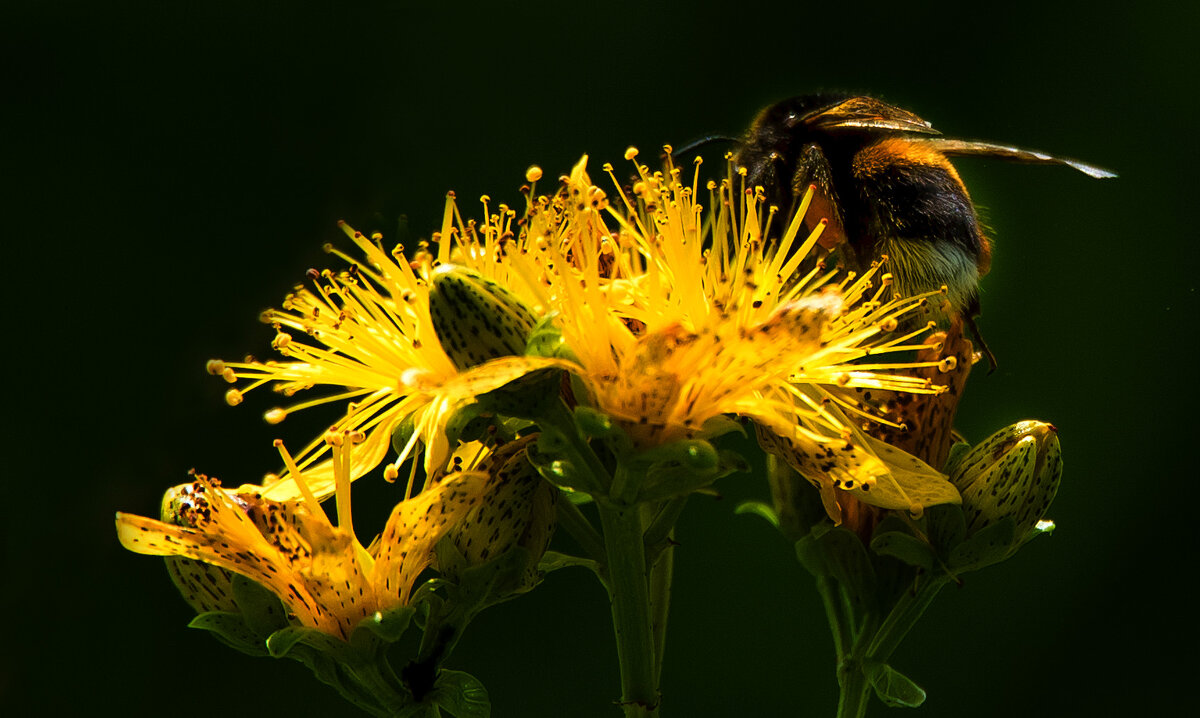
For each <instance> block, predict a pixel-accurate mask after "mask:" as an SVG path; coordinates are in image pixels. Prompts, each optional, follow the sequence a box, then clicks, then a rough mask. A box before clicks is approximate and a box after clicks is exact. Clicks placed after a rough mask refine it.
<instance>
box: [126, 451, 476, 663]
mask: <svg viewBox="0 0 1200 718" xmlns="http://www.w3.org/2000/svg"><path fill="white" fill-rule="evenodd" d="M363 439H364V437H363V436H362V435H361V434H344V435H342V436H340V437H330V439H329V440H330V443H331V449H332V454H333V458H332V466H333V473H334V476H335V482H336V487H337V488H336V492H335V495H336V506H337V518H338V521H337V525H334V524H333V523H331V522H330V520H329V519H328V517H327V516H326V514H325V511H324V510H323V509H322V508H321V506H320V505H319V504H318V503H317V500H316V497H315V496H314V495H313V494H312V491H311V490H310V489H309V487H308V485H307V483H306V482H305V481H304V474H303V473H302V472H300V471H299V470H298V469H296V467H295V463H294V461H293V460H292V458H291V456H290V455H289V454H288V452H287V451H286V450H285V449H284V448H283V447H282V445H281V444H280V442H276V444H277V446H279V448H280V453H281V455H282V456H283V458H284V461H285V462H286V463H287V464H288V465H289V466H290V467H292V470H293V476H295V477H297V478H298V480H297V481H296V484H297V486H298V487H299V488H300V491H301V494H302V497H301V498H300V499H299V500H296V501H288V502H280V501H274V500H271V499H268V498H266V497H264V495H263V491H262V489H261V487H256V486H253V485H247V486H243V487H241V488H238V489H226V488H223V487H222V486H221V485H220V483H219V482H218V481H216V480H214V479H209V478H207V477H205V476H197V477H196V480H195V481H193V482H192V483H190V484H184V485H183V486H179V487H176V488H174V489H172V490H171V491H169V492H168V493H167V496H166V497H165V499H164V502H163V513H164V516H163V518H164V521H156V520H154V519H149V518H145V517H142V516H136V515H132V514H124V513H118V514H117V535H118V537H119V538H120V541H121V544H122V545H123V546H125V548H127V549H129V550H130V551H134V552H136V553H142V554H148V555H152V556H166V557H179V558H183V559H190V560H192V561H198V562H202V563H203V564H204V566H189V565H188V564H186V563H183V562H180V561H176V562H175V564H174V568H173V570H172V576H173V577H174V578H175V579H176V581H177V583H178V584H179V587H180V589H181V591H183V593H184V596H185V598H187V599H188V600H189V603H192V605H193V606H195V607H196V608H197V610H229V606H230V605H231V600H230V598H229V596H228V594H227V593H226V592H227V591H229V590H230V583H229V581H228V578H229V577H228V575H227V574H224V573H223V572H224V571H229V572H234V573H239V574H242V575H244V576H246V577H247V578H250V579H252V580H253V581H255V582H257V583H259V584H261V585H262V586H264V587H266V588H267V589H269V590H270V591H271V592H272V593H274V594H275V595H276V596H277V597H278V598H279V600H280V601H282V603H283V605H284V606H285V608H286V609H287V611H288V612H289V614H290V615H291V616H292V617H293V621H294V623H295V624H297V625H301V626H305V627H309V628H316V629H318V630H320V631H322V632H324V633H327V634H329V635H332V636H335V637H338V638H341V639H343V640H345V639H347V638H348V637H349V636H350V633H351V631H352V630H353V629H354V627H355V626H356V625H357V624H358V622H359V621H361V620H362V619H363V618H365V617H368V616H372V615H374V614H375V612H377V611H379V612H387V611H388V610H390V609H393V608H396V607H399V606H403V605H405V604H406V603H407V602H408V599H409V595H410V592H411V590H412V588H413V582H414V581H415V580H416V578H417V576H418V575H419V574H420V573H421V572H422V571H424V570H425V569H426V568H428V567H429V565H430V564H431V562H432V560H433V548H434V546H435V544H436V543H437V542H438V541H439V540H440V539H441V537H442V536H443V535H445V533H446V532H447V531H448V530H449V529H450V528H452V527H453V526H454V525H455V524H456V523H457V522H458V521H460V520H461V519H462V517H463V516H465V515H466V514H467V513H468V512H469V511H470V509H471V508H472V507H473V506H474V505H475V504H477V503H478V502H479V501H480V500H481V498H482V494H483V493H484V486H485V483H486V475H484V474H481V473H479V472H471V471H463V472H456V473H453V474H451V475H449V476H444V477H442V478H441V480H440V481H435V482H430V483H429V485H428V486H427V487H426V489H425V490H424V491H423V492H422V493H421V494H420V495H419V496H416V497H414V498H411V499H408V500H406V501H402V502H400V503H399V504H397V505H396V507H395V509H394V510H393V511H392V513H391V516H390V517H389V519H388V521H387V524H386V526H385V527H384V530H383V533H382V534H381V535H380V536H379V538H378V539H377V540H376V541H374V542H372V543H371V546H370V548H367V547H364V546H363V544H362V543H360V542H359V540H358V538H357V536H356V535H355V532H354V526H353V523H352V521H351V518H350V517H351V506H350V465H351V447H350V445H351V444H353V443H361V442H362V440H363ZM473 448H475V449H476V450H477V447H473ZM169 565H170V564H169ZM181 577H182V578H181ZM197 581H199V582H200V583H197Z"/></svg>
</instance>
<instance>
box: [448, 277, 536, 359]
mask: <svg viewBox="0 0 1200 718" xmlns="http://www.w3.org/2000/svg"><path fill="white" fill-rule="evenodd" d="M429 314H430V317H431V318H432V319H433V329H434V332H435V333H436V334H437V338H438V341H439V342H441V344H442V349H443V350H445V352H446V355H447V356H449V357H450V361H452V362H454V366H455V367H457V368H458V369H460V370H463V369H469V368H471V367H474V366H478V365H480V364H483V363H484V362H486V361H488V360H490V359H497V358H499V357H505V356H514V355H519V354H524V353H525V343H526V340H527V339H528V338H529V333H530V332H531V331H532V330H533V326H534V324H536V323H537V317H536V316H534V313H533V312H532V311H531V310H530V309H529V307H527V306H525V303H524V302H522V301H521V300H520V299H519V298H518V297H517V296H516V295H515V294H513V293H512V292H511V291H510V290H508V289H507V288H505V287H503V286H501V285H500V284H498V283H497V282H494V281H492V280H490V279H488V278H486V277H484V276H483V275H482V274H480V273H478V272H476V271H474V270H471V269H467V268H466V267H460V266H457V265H453V264H443V265H441V266H440V267H438V268H437V269H435V270H434V272H433V277H432V278H431V281H430V289H429Z"/></svg>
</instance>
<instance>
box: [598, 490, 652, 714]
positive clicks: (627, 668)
mask: <svg viewBox="0 0 1200 718" xmlns="http://www.w3.org/2000/svg"><path fill="white" fill-rule="evenodd" d="M597 508H599V510H600V522H601V525H602V526H603V529H604V545H605V548H606V549H607V552H608V585H609V598H610V600H611V602H612V620H613V632H614V634H615V635H616V640H617V659H618V660H619V661H620V664H621V704H622V706H623V707H624V709H625V716H626V718H641V717H645V716H656V715H658V680H657V671H656V664H657V659H656V658H655V650H654V646H655V642H656V641H655V635H654V628H653V620H652V618H651V610H650V593H649V586H648V582H647V573H648V572H647V570H646V550H645V541H644V538H643V531H644V527H643V524H642V512H641V510H640V509H639V508H638V507H636V506H615V505H613V504H612V503H610V502H608V501H606V500H600V501H597Z"/></svg>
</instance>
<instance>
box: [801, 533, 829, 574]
mask: <svg viewBox="0 0 1200 718" xmlns="http://www.w3.org/2000/svg"><path fill="white" fill-rule="evenodd" d="M796 558H798V559H800V564H801V565H802V566H804V569H805V570H806V571H808V572H809V573H811V574H812V575H813V576H816V577H817V578H820V577H821V576H829V575H831V571H830V568H829V562H828V561H827V560H826V557H825V550H824V549H823V548H822V546H821V542H820V541H819V540H818V539H817V537H816V535H815V534H813V533H810V534H807V535H806V536H804V537H803V538H801V539H800V540H799V541H797V542H796Z"/></svg>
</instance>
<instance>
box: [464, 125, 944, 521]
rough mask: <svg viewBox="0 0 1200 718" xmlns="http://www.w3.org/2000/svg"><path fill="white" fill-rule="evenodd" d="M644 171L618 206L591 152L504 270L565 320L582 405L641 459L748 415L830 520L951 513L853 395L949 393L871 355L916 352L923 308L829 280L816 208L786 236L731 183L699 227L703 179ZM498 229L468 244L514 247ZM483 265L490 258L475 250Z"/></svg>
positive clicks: (928, 478)
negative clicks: (858, 501) (937, 506)
mask: <svg viewBox="0 0 1200 718" xmlns="http://www.w3.org/2000/svg"><path fill="white" fill-rule="evenodd" d="M634 157H636V150H632V149H631V150H630V151H629V152H628V153H627V158H628V159H633V158H634ZM605 170H606V171H607V172H608V173H609V174H610V175H612V174H613V170H612V168H611V167H609V166H607V165H606V167H605ZM637 171H638V173H639V178H638V180H637V181H636V182H635V183H634V185H633V187H632V192H633V195H634V196H635V198H636V201H633V200H631V199H630V197H629V196H628V195H627V194H626V193H625V192H624V191H620V190H618V191H619V192H620V199H619V203H612V202H610V201H609V199H608V197H607V195H606V194H605V192H604V191H603V190H601V189H599V188H598V187H596V186H595V185H593V184H592V182H591V180H590V178H589V177H588V174H587V157H586V156H585V157H584V158H583V160H581V161H580V162H579V164H578V165H576V167H575V168H574V170H573V171H572V172H571V174H570V176H569V177H567V178H565V181H564V183H563V186H562V188H561V189H560V190H559V192H558V193H557V194H555V195H554V196H553V197H538V198H536V199H534V198H533V196H532V194H531V195H530V202H529V209H528V212H527V215H526V217H525V219H524V223H523V227H522V231H521V233H520V234H519V235H518V236H516V237H512V235H511V232H508V233H507V236H509V237H510V238H511V239H510V246H508V251H507V252H505V253H503V255H504V256H503V258H498V259H497V260H496V261H495V263H496V264H502V265H504V266H505V267H506V272H507V275H508V276H510V277H511V278H512V279H511V281H514V282H516V283H517V284H518V286H520V287H522V288H523V289H524V290H525V291H527V292H528V293H529V295H530V296H533V297H534V298H535V299H534V300H535V301H537V302H538V303H539V305H540V306H541V307H543V308H544V310H545V311H548V312H553V313H554V315H555V316H556V317H557V322H558V324H559V325H560V326H561V329H562V335H563V338H564V340H565V342H566V344H567V346H568V347H569V348H570V352H571V354H572V355H573V356H572V359H573V361H575V362H577V363H578V366H577V367H575V368H573V371H574V372H575V373H576V374H577V375H578V376H579V377H580V378H581V379H582V380H583V382H584V383H585V384H586V386H587V389H588V392H589V393H590V396H588V397H580V400H581V401H586V402H588V403H591V404H592V405H594V406H596V407H597V408H598V409H600V410H601V411H603V412H604V413H606V414H608V415H610V416H612V417H614V418H615V419H616V420H617V421H618V422H620V423H621V424H622V426H623V428H624V429H625V430H626V431H627V433H629V435H630V436H631V437H632V438H633V439H634V442H635V445H637V446H639V447H642V448H648V447H651V446H656V445H661V444H664V443H668V442H672V441H676V440H679V439H684V438H690V437H696V436H702V435H703V430H704V426H705V423H706V422H707V421H709V420H710V419H712V418H714V417H716V416H719V415H722V414H738V415H741V416H745V417H749V418H751V419H753V420H754V421H755V422H756V424H757V425H758V426H759V427H760V430H763V431H765V432H766V434H767V435H768V436H770V437H774V438H775V439H777V440H778V441H779V442H781V443H780V444H779V446H778V447H776V448H777V449H778V451H779V452H780V453H781V454H782V455H784V456H786V457H787V458H788V460H789V461H790V462H792V463H793V464H794V465H795V466H796V468H797V469H799V470H800V471H801V473H803V474H804V475H805V476H806V477H808V478H809V479H810V480H812V481H814V482H815V483H816V484H817V485H818V486H819V488H820V489H821V491H822V496H823V497H824V499H825V503H826V508H827V510H828V511H829V513H830V515H831V516H834V517H835V519H836V518H837V517H838V507H837V502H836V498H835V494H834V490H835V488H836V489H845V490H850V491H853V492H855V493H856V495H860V496H861V498H862V499H863V500H864V501H867V502H869V503H874V504H877V505H882V506H886V507H888V508H903V509H908V510H913V511H919V510H920V509H921V507H922V506H925V505H930V504H933V503H941V502H946V501H955V500H957V498H958V497H957V493H956V492H955V491H954V489H953V487H952V486H951V485H950V484H949V482H947V481H946V480H945V477H944V476H942V475H941V474H939V473H938V472H936V471H934V470H933V469H931V468H930V467H928V466H926V465H924V464H923V463H922V462H920V461H919V460H916V459H914V458H913V457H911V456H908V455H907V454H904V452H900V451H898V450H895V449H893V448H892V447H889V446H887V445H885V444H882V443H881V442H877V441H874V440H872V439H870V437H868V436H867V435H866V434H865V433H863V431H862V429H861V426H860V425H861V423H862V422H863V420H864V419H865V420H868V421H886V419H884V418H883V417H882V416H879V415H878V414H877V413H875V412H873V411H872V408H871V407H870V406H869V405H867V404H865V403H863V402H861V401H859V400H857V399H855V398H853V397H854V395H853V394H852V393H851V391H850V390H853V389H862V388H868V389H876V390H880V389H887V390H892V391H899V392H916V393H927V394H936V393H938V392H939V391H941V390H942V387H940V386H937V385H934V384H933V383H932V382H931V381H929V380H928V379H923V378H913V377H912V376H909V375H906V374H904V373H901V372H899V371H897V370H900V369H905V370H910V369H912V368H913V367H915V366H921V364H920V363H917V362H900V363H889V362H886V361H880V360H877V359H874V357H879V356H883V355H886V354H889V353H893V352H899V351H908V350H912V349H914V348H915V347H917V346H919V345H918V344H916V343H914V342H913V341H911V340H912V339H913V338H914V337H915V336H916V335H917V334H920V333H921V331H924V328H922V330H921V331H916V332H902V331H898V328H899V327H901V326H903V325H904V324H903V321H902V320H904V319H905V318H907V316H908V315H909V314H910V313H912V312H914V310H915V309H917V307H919V306H921V305H922V304H923V303H924V302H926V301H927V300H928V297H904V298H901V297H894V296H892V295H891V291H890V288H889V287H890V277H889V276H888V275H886V274H885V273H883V272H882V270H881V268H879V267H872V268H871V269H870V270H869V271H868V272H866V273H865V274H864V275H863V276H861V277H853V276H851V277H849V278H839V279H836V280H835V276H836V273H835V272H833V271H825V268H824V267H823V266H822V265H821V264H820V263H817V262H815V261H810V253H811V252H812V251H813V250H814V247H815V246H816V244H817V240H818V239H819V237H820V233H821V230H820V229H818V230H817V231H816V232H814V233H813V234H812V235H811V236H809V237H807V238H806V239H804V240H803V241H801V240H800V238H799V237H798V231H799V228H800V226H801V220H802V218H803V214H804V211H805V209H806V208H807V204H808V201H807V198H806V201H805V203H804V206H802V207H801V209H800V211H799V212H798V213H797V214H796V216H795V218H794V219H793V221H792V222H791V224H790V226H789V227H787V228H786V230H785V231H784V232H783V233H782V235H781V236H780V237H779V238H778V239H777V240H776V239H775V238H774V237H772V236H771V235H769V234H768V230H767V227H766V225H769V223H770V221H771V220H772V219H773V216H774V213H773V212H771V213H767V214H766V216H765V217H764V216H760V207H759V195H758V194H757V193H756V192H753V191H750V192H740V191H735V184H736V178H734V179H729V180H726V181H723V182H722V183H720V184H719V185H718V184H716V183H709V184H708V185H707V190H708V193H709V199H710V207H712V208H715V209H710V210H709V211H708V212H707V213H705V212H704V210H703V208H702V207H701V205H700V204H699V203H698V202H697V201H696V200H697V196H698V194H699V167H697V171H696V173H695V175H694V178H693V180H692V182H691V184H690V185H688V184H685V183H684V182H682V181H681V179H680V177H681V173H680V171H679V170H678V169H675V168H673V167H671V166H670V165H668V167H667V169H666V170H665V171H664V172H659V173H651V172H650V171H649V169H648V168H647V167H645V166H641V165H638V166H637ZM613 181H614V183H616V184H617V185H618V187H619V186H620V185H619V182H617V181H616V178H615V176H614V177H613ZM614 204H615V205H616V206H614ZM492 222H493V225H492V226H489V227H488V228H486V229H484V230H483V231H480V232H474V233H472V234H471V236H470V237H467V238H466V239H468V240H470V239H472V238H473V237H479V236H482V237H484V238H485V239H487V238H490V237H499V236H505V235H506V231H505V227H503V226H500V225H496V224H495V222H496V218H495V217H493V218H492ZM482 255H490V256H496V253H495V252H494V251H491V252H489V251H485V250H483V249H477V250H472V251H467V252H464V256H466V257H477V256H482Z"/></svg>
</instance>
